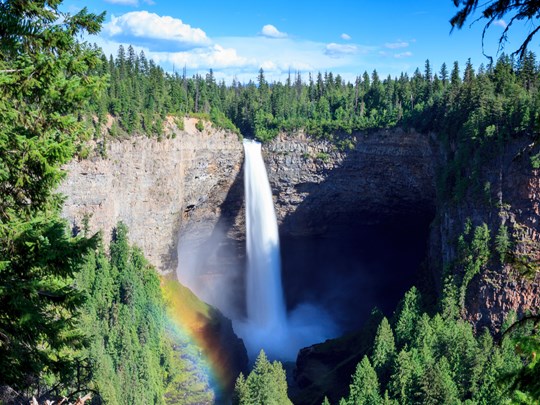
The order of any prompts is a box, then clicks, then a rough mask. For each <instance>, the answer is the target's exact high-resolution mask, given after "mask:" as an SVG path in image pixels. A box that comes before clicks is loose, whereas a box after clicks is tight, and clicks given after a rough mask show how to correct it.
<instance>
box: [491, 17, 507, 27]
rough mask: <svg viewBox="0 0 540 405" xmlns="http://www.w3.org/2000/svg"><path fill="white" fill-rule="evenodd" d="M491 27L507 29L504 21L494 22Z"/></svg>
mask: <svg viewBox="0 0 540 405" xmlns="http://www.w3.org/2000/svg"><path fill="white" fill-rule="evenodd" d="M493 25H496V26H498V27H501V28H506V27H508V24H507V23H506V21H504V20H503V19H500V20H497V21H494V22H493Z"/></svg>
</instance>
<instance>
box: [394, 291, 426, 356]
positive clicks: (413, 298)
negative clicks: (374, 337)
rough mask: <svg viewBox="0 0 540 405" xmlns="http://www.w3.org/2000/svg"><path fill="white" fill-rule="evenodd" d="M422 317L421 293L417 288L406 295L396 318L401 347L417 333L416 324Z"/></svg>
mask: <svg viewBox="0 0 540 405" xmlns="http://www.w3.org/2000/svg"><path fill="white" fill-rule="evenodd" d="M419 317H420V293H419V291H418V290H417V288H416V287H414V286H413V287H412V288H411V289H410V290H409V291H407V292H406V293H405V297H404V298H403V300H402V301H401V302H400V304H399V307H398V311H397V316H396V319H397V321H396V325H395V331H396V340H397V343H398V344H399V345H400V346H403V344H404V343H405V342H408V341H411V340H412V338H413V336H414V334H415V331H416V323H417V322H418V318H419Z"/></svg>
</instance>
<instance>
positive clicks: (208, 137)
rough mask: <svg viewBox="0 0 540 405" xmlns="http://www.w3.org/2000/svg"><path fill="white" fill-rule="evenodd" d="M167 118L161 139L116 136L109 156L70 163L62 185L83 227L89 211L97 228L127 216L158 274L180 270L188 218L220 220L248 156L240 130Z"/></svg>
mask: <svg viewBox="0 0 540 405" xmlns="http://www.w3.org/2000/svg"><path fill="white" fill-rule="evenodd" d="M169 124H170V125H169V126H168V127H167V131H166V133H167V135H168V137H167V138H165V139H163V140H161V141H158V140H157V139H155V138H152V139H149V138H146V137H135V138H130V139H126V140H121V141H114V142H110V145H109V147H108V149H107V157H106V158H101V157H94V158H91V159H87V160H82V161H74V162H72V163H70V164H69V165H68V166H67V167H66V169H67V171H68V176H67V178H66V180H65V181H64V183H63V184H62V186H61V188H60V190H59V191H60V192H61V193H63V194H65V195H66V196H67V199H66V202H65V204H64V210H63V215H64V216H65V217H66V218H68V220H69V221H70V222H71V223H72V224H73V226H75V227H79V228H82V226H83V225H82V224H83V217H84V216H85V215H87V216H89V221H88V225H89V230H90V232H91V233H93V232H95V231H98V230H100V229H102V230H103V231H104V233H105V234H110V232H111V231H112V229H113V227H114V226H115V225H116V223H117V222H118V221H123V222H124V223H125V224H126V225H127V226H128V228H129V233H130V238H131V239H132V241H133V242H134V243H135V244H136V245H137V246H139V247H140V248H141V249H142V250H143V252H144V254H145V255H146V257H147V258H148V260H149V261H150V262H151V263H152V264H153V265H154V266H156V268H157V269H158V271H159V272H160V273H168V272H171V271H174V270H175V269H176V265H177V249H176V246H177V243H178V234H179V231H181V230H182V229H183V228H184V227H187V226H188V222H189V219H190V218H192V217H193V220H194V221H195V222H196V221H199V220H201V218H204V221H205V223H206V226H207V227H211V226H212V224H215V223H216V222H217V221H218V220H219V218H220V215H221V210H220V206H221V205H222V203H223V201H224V200H225V198H226V196H227V194H228V192H229V190H230V189H231V186H232V184H233V182H234V179H235V178H236V176H237V175H238V172H239V170H240V166H241V162H242V159H243V154H242V145H241V143H240V142H239V141H238V138H237V136H236V135H234V134H230V133H227V132H224V131H220V130H215V129H213V128H210V126H209V125H207V128H206V129H205V130H204V131H203V132H199V131H198V130H197V129H196V128H195V120H193V119H191V120H186V121H185V124H184V127H185V130H183V131H180V130H178V128H176V127H175V126H174V125H173V124H172V123H169ZM193 213H196V215H193Z"/></svg>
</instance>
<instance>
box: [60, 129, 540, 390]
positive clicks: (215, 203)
mask: <svg viewBox="0 0 540 405" xmlns="http://www.w3.org/2000/svg"><path fill="white" fill-rule="evenodd" d="M196 122H197V120H196V119H185V121H184V125H183V127H184V128H183V129H179V128H178V127H177V126H176V125H175V124H174V122H172V121H169V122H168V124H167V128H166V131H165V136H164V137H163V138H162V139H155V138H146V137H131V138H129V139H123V140H112V141H110V142H109V145H108V147H107V152H106V157H103V156H99V155H94V156H93V157H90V158H88V159H85V160H80V161H74V162H72V163H71V164H69V165H68V166H67V167H66V170H67V172H68V175H67V177H66V180H65V181H64V183H63V185H62V187H61V189H60V192H62V193H63V194H65V195H66V200H65V205H64V211H63V215H64V217H65V218H66V219H67V220H68V221H69V222H70V224H71V225H72V228H73V229H74V231H78V230H80V229H83V228H84V227H87V228H88V230H89V231H90V233H92V232H96V231H98V230H102V231H103V232H104V233H105V234H109V233H110V232H111V231H112V229H113V228H114V226H115V225H116V224H117V222H118V221H122V222H124V223H125V224H126V225H127V226H128V228H129V230H130V239H131V240H132V241H133V242H134V243H135V244H136V245H138V246H139V247H140V248H141V249H142V250H143V252H144V253H145V255H146V256H147V258H148V259H149V261H150V262H151V263H152V264H153V265H154V266H155V267H156V270H157V271H158V272H160V273H161V274H162V275H164V276H167V275H168V276H172V275H174V274H175V272H178V274H179V278H180V280H181V281H182V282H183V283H184V284H186V285H187V286H188V287H189V288H190V289H192V290H193V291H194V292H196V293H197V295H199V298H202V299H203V300H205V301H208V302H210V303H211V304H213V305H215V306H217V307H219V308H224V309H223V310H222V311H223V312H224V314H225V315H226V316H229V317H232V318H234V317H239V316H240V317H241V316H242V314H244V313H245V308H244V307H243V305H245V303H243V302H241V301H242V300H241V299H240V298H239V297H242V296H243V291H244V284H243V272H244V266H245V246H244V245H245V231H244V227H245V216H244V212H243V209H244V208H243V204H244V196H243V177H242V171H241V169H242V165H243V159H244V158H243V151H242V144H241V141H240V140H239V139H238V136H237V135H236V134H233V133H230V132H227V131H223V130H221V129H217V128H213V127H212V126H211V125H210V124H209V123H205V124H204V130H202V131H199V130H198V129H197V128H196V127H195V124H196ZM349 139H350V142H347V143H340V142H329V141H327V140H323V139H314V138H312V137H310V136H308V135H307V134H305V133H303V132H301V131H300V132H297V133H290V134H279V135H278V137H276V138H275V139H274V140H273V141H271V142H269V143H267V144H265V145H264V146H263V156H264V159H265V163H266V166H267V170H268V175H269V180H270V184H271V187H272V191H273V197H274V204H275V207H276V214H277V219H278V223H279V231H280V238H281V245H282V260H283V281H284V289H285V296H286V301H287V306H288V309H289V310H292V309H294V308H295V307H296V306H297V305H299V304H301V303H303V302H306V301H308V302H309V301H310V300H311V301H315V300H316V301H318V303H319V304H320V305H323V306H325V307H327V308H328V310H329V312H330V313H331V314H333V315H334V316H335V317H336V318H337V320H336V322H337V323H338V324H339V330H340V331H341V332H350V331H353V330H356V329H358V328H359V327H361V326H362V324H363V323H364V322H365V321H366V320H368V318H369V316H370V312H371V310H372V308H373V306H378V307H379V308H380V309H381V310H382V311H383V313H385V314H386V315H387V316H390V315H391V311H393V309H394V308H395V306H396V303H397V300H399V298H400V297H401V296H402V295H403V292H404V291H405V290H406V289H408V288H409V287H410V286H411V285H413V284H415V283H416V282H417V280H419V279H422V278H423V279H424V283H426V284H428V285H429V286H430V288H433V290H434V293H440V292H441V288H442V286H441V280H442V277H443V273H444V271H443V269H445V268H447V269H448V268H450V269H453V270H452V271H454V276H455V277H456V279H458V280H459V279H460V278H462V277H463V275H462V274H461V273H460V271H461V270H460V267H459V265H457V264H456V261H457V260H458V258H459V252H458V251H457V249H456V244H457V240H458V238H459V236H460V235H461V234H462V233H463V231H464V229H463V226H464V225H463V224H464V223H465V222H466V221H467V220H469V221H470V222H471V223H472V225H473V226H479V225H481V224H482V223H486V224H487V225H488V228H489V229H490V236H491V240H492V241H493V240H494V239H495V235H496V233H497V230H498V229H499V227H500V226H501V224H505V226H507V227H508V229H509V233H510V235H511V240H512V246H511V250H512V252H511V253H512V257H514V258H517V259H516V260H514V261H513V262H507V263H500V262H499V261H498V260H497V259H496V258H494V257H491V258H490V259H489V261H488V262H487V264H486V265H485V266H483V268H482V269H481V271H480V273H479V274H477V275H476V276H475V277H474V278H473V280H472V281H471V283H470V285H469V287H468V288H467V294H466V300H465V308H464V312H463V316H465V317H466V318H467V319H469V320H470V321H471V322H472V323H473V324H474V325H476V327H477V329H478V330H480V329H481V328H483V327H488V328H489V329H491V330H492V331H493V332H495V333H498V331H499V330H500V327H501V325H502V323H503V321H504V319H505V318H506V316H507V314H508V313H510V312H516V313H517V314H518V315H523V314H524V313H525V311H527V310H528V309H534V308H538V307H539V306H540V300H539V294H538V293H539V282H540V278H539V276H538V272H535V271H532V275H530V276H529V277H524V276H523V275H522V274H521V273H520V270H519V269H518V266H517V265H516V263H526V264H527V266H528V268H533V270H534V269H536V268H537V267H535V266H538V261H539V260H540V252H539V249H538V246H539V242H540V234H539V232H538V223H539V220H540V212H539V207H540V173H539V170H535V169H533V168H532V167H531V164H530V156H531V155H532V154H533V153H537V152H538V145H535V144H530V143H529V142H528V141H527V140H524V139H518V140H516V141H513V142H510V143H509V144H508V146H507V147H506V150H505V152H504V154H502V155H501V157H500V158H499V159H496V160H493V161H490V162H487V163H486V164H485V165H484V166H482V170H481V172H480V173H479V176H480V178H481V179H482V181H484V182H485V183H486V184H487V183H489V188H488V189H487V191H486V193H484V197H482V198H479V197H478V195H477V194H474V193H468V194H466V195H465V197H464V198H462V199H461V200H459V201H448V200H445V199H443V198H441V196H440V195H439V194H438V187H437V174H438V171H439V169H440V167H441V166H443V165H444V164H445V162H447V161H449V160H450V159H451V157H450V156H449V155H447V154H446V152H445V150H444V148H443V146H442V144H441V142H440V141H439V139H438V137H437V135H436V134H422V133H418V132H416V131H413V130H403V129H390V130H379V131H374V132H369V133H356V134H354V135H353V136H352V137H350V138H349ZM335 145H340V147H336V146H335ZM418 269H422V270H421V271H420V272H419V271H418ZM186 274H187V275H186ZM374 274H375V275H374ZM426 278H428V279H429V280H428V281H427V282H426V281H425V279H426ZM225 286H231V288H230V289H228V290H227V291H225V290H224V287H225ZM235 300H236V301H235ZM231 302H232V303H233V305H232V306H231V305H230V303H231ZM223 319H224V318H223ZM221 322H222V325H229V326H227V327H225V328H223V330H226V332H224V331H223V330H222V331H221V332H220V333H225V334H227V335H230V334H232V333H233V332H232V329H231V327H230V322H229V324H227V321H226V320H222V321H221ZM225 340H228V341H229V340H230V339H225ZM225 351H226V349H225ZM338 352H340V350H337V351H334V353H333V354H328V353H322V354H321V353H320V350H319V349H317V348H316V347H313V348H309V349H306V350H304V351H302V352H301V353H300V356H299V359H298V363H297V367H298V369H297V374H296V375H297V379H298V380H299V381H300V382H301V384H302V387H309V386H310V385H312V384H314V383H315V382H314V381H313V380H312V379H310V378H311V377H310V376H309V369H310V367H313V364H314V363H311V364H310V361H314V362H316V363H317V362H322V363H320V364H318V365H317V367H319V366H321V367H328V369H331V367H332V366H331V365H332V364H335V363H336V362H338V361H339V359H338V357H339V356H340V354H339V353H338ZM349 354H350V353H342V354H341V355H342V356H347V355H349ZM310 356H311V357H310ZM329 357H330V358H329ZM321 359H322V360H321ZM321 364H322V365H321ZM240 368H241V367H240ZM306 370H307V371H306ZM347 373H349V374H348V375H350V372H349V370H347ZM345 374H346V373H345ZM345 383H346V384H348V381H345V382H344V384H345Z"/></svg>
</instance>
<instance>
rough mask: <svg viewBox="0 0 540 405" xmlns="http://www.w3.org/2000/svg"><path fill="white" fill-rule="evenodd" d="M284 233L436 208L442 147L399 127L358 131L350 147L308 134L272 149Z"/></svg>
mask: <svg viewBox="0 0 540 405" xmlns="http://www.w3.org/2000/svg"><path fill="white" fill-rule="evenodd" d="M266 151H267V154H266V161H267V164H268V168H269V172H270V173H269V177H270V182H271V184H272V189H273V190H274V192H275V195H276V210H277V215H278V218H279V219H280V220H281V221H282V222H283V225H282V232H286V233H292V234H321V233H323V232H325V230H326V228H327V225H328V224H329V223H336V222H337V223H343V224H345V225H350V224H351V221H354V218H355V217H362V221H363V222H366V221H367V222H374V223H376V222H380V221H381V220H388V219H390V218H392V217H396V216H402V215H407V214H412V215H415V214H418V213H425V212H433V211H434V207H435V205H434V203H435V166H436V163H437V154H436V148H435V147H434V143H433V140H432V137H431V136H429V135H425V134H419V133H416V132H414V131H410V132H405V131H402V130H400V129H394V130H382V131H377V132H375V133H370V134H357V135H356V136H355V137H354V142H353V143H352V144H351V148H350V149H346V150H345V151H339V150H337V149H336V148H335V147H334V146H332V145H331V144H329V143H328V142H326V141H313V140H311V139H310V138H307V137H306V136H305V135H303V134H296V135H293V136H286V135H282V136H280V137H279V138H277V139H276V140H274V141H273V142H271V143H270V144H269V145H268V146H267V148H266Z"/></svg>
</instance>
